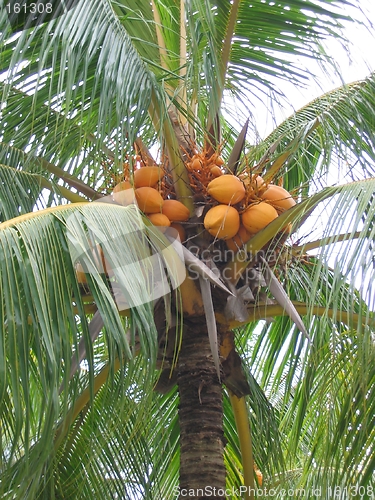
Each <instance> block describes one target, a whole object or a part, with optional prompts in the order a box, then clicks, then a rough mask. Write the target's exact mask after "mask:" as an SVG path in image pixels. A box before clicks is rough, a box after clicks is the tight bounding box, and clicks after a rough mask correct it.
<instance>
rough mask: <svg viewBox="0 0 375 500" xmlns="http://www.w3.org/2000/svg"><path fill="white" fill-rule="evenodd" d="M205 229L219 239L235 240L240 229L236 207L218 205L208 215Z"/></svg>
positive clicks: (205, 220) (205, 219)
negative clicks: (234, 237)
mask: <svg viewBox="0 0 375 500" xmlns="http://www.w3.org/2000/svg"><path fill="white" fill-rule="evenodd" d="M203 224H204V227H205V228H206V229H207V231H208V232H209V233H210V234H211V235H212V236H215V237H216V238H218V239H223V240H227V239H228V238H233V236H234V235H235V234H236V233H237V232H238V230H239V228H240V216H239V213H238V212H237V210H236V209H235V208H234V207H231V206H228V205H216V206H215V207H212V208H210V210H209V211H208V212H207V213H206V215H205V218H204V221H203Z"/></svg>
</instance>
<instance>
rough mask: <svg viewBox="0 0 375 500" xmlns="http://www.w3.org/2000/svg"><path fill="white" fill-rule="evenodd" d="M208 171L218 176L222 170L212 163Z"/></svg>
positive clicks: (221, 173)
mask: <svg viewBox="0 0 375 500" xmlns="http://www.w3.org/2000/svg"><path fill="white" fill-rule="evenodd" d="M210 172H211V174H212V175H213V176H214V177H220V176H221V175H223V171H222V170H221V168H220V167H219V166H218V165H213V166H212V167H211V168H210Z"/></svg>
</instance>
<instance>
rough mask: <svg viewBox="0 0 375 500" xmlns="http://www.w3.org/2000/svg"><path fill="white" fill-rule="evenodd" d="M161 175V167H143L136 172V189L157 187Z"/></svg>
mask: <svg viewBox="0 0 375 500" xmlns="http://www.w3.org/2000/svg"><path fill="white" fill-rule="evenodd" d="M161 175H162V171H161V169H160V168H159V167H141V168H139V169H137V170H135V171H134V186H135V187H136V188H139V187H150V186H155V184H156V183H157V182H158V180H159V179H160V177H161Z"/></svg>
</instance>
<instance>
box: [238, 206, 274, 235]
mask: <svg viewBox="0 0 375 500" xmlns="http://www.w3.org/2000/svg"><path fill="white" fill-rule="evenodd" d="M276 217H278V213H277V212H276V210H275V208H274V207H273V206H272V205H270V204H269V203H266V202H265V201H261V202H260V203H257V204H256V205H251V206H250V207H249V208H247V209H246V210H245V212H244V213H243V214H242V216H241V221H242V224H243V225H244V226H245V228H246V229H247V230H248V231H249V233H252V234H255V233H257V232H258V231H260V230H261V229H263V228H264V227H266V226H267V225H268V224H269V223H270V222H272V221H273V220H274V219H276Z"/></svg>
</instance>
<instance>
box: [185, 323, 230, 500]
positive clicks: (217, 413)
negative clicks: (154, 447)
mask: <svg viewBox="0 0 375 500" xmlns="http://www.w3.org/2000/svg"><path fill="white" fill-rule="evenodd" d="M177 383H178V388H179V394H180V403H179V419H180V449H181V464H180V499H181V500H182V499H183V498H186V497H187V494H188V498H192V499H194V500H200V499H204V498H210V499H211V500H215V499H216V500H225V493H224V490H225V466H224V458H223V450H224V444H223V441H224V437H223V401H222V387H221V384H220V382H219V380H218V376H217V373H216V369H215V366H214V362H213V358H212V354H211V349H210V344H209V340H208V335H207V328H206V321H205V318H204V317H200V318H196V321H195V322H192V321H191V322H188V323H187V324H186V329H185V330H184V336H183V340H182V347H181V352H180V354H179V368H178V382H177ZM187 492H188V493H187Z"/></svg>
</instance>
